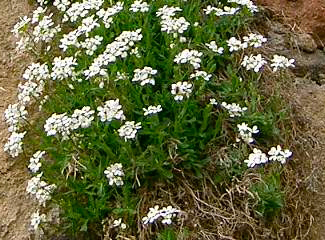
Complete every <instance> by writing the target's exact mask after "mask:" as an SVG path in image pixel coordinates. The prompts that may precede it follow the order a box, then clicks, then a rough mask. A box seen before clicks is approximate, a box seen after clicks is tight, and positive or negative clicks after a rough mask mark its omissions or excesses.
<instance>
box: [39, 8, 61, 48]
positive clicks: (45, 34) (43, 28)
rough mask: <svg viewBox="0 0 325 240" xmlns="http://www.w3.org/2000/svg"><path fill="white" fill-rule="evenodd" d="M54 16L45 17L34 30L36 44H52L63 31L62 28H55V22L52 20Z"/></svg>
mask: <svg viewBox="0 0 325 240" xmlns="http://www.w3.org/2000/svg"><path fill="white" fill-rule="evenodd" d="M51 17H52V14H51V15H49V16H44V17H43V18H42V20H41V21H40V22H39V23H38V25H37V26H36V27H35V28H34V31H33V35H34V42H36V43H38V42H40V41H44V42H47V43H48V42H50V41H52V39H53V38H54V36H55V35H56V34H57V33H58V32H60V31H61V28H60V26H56V27H53V25H54V22H53V20H52V18H51Z"/></svg>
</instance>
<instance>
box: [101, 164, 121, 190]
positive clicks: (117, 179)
mask: <svg viewBox="0 0 325 240" xmlns="http://www.w3.org/2000/svg"><path fill="white" fill-rule="evenodd" d="M104 174H105V175H106V178H107V179H108V184H109V185H110V186H113V185H116V186H122V185H123V184H124V182H123V179H122V177H123V176H124V172H123V166H122V164H121V163H115V164H112V165H110V166H109V167H107V168H106V170H105V171H104Z"/></svg>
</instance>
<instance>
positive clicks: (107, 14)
mask: <svg viewBox="0 0 325 240" xmlns="http://www.w3.org/2000/svg"><path fill="white" fill-rule="evenodd" d="M123 5H124V3H123V2H117V3H116V4H115V5H113V6H112V7H110V8H107V9H106V10H105V9H103V8H102V9H100V10H99V11H98V12H97V13H96V14H97V16H98V17H99V18H100V19H102V21H103V23H104V25H105V27H106V28H110V27H111V24H112V22H113V16H114V15H116V14H118V13H119V12H121V11H122V10H123Z"/></svg>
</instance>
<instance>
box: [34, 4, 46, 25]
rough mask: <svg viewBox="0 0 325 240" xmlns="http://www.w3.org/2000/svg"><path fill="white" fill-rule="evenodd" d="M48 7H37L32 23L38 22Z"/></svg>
mask: <svg viewBox="0 0 325 240" xmlns="http://www.w3.org/2000/svg"><path fill="white" fill-rule="evenodd" d="M46 10H47V8H43V7H41V6H39V7H37V8H36V9H35V10H34V11H33V17H32V24H34V23H37V22H38V21H39V20H40V19H41V17H42V16H43V15H44V14H45V12H46Z"/></svg>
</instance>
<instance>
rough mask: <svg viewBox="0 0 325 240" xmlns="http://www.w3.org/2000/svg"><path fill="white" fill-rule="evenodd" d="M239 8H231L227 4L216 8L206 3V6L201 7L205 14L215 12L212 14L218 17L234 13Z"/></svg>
mask: <svg viewBox="0 0 325 240" xmlns="http://www.w3.org/2000/svg"><path fill="white" fill-rule="evenodd" d="M239 10H240V8H233V7H228V6H224V7H223V8H216V7H212V6H211V5H208V6H207V8H205V9H203V11H204V12H205V14H207V15H209V14H211V13H212V12H215V13H214V14H215V15H216V16H218V17H221V16H226V15H234V14H236V13H237V12H238V11H239Z"/></svg>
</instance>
